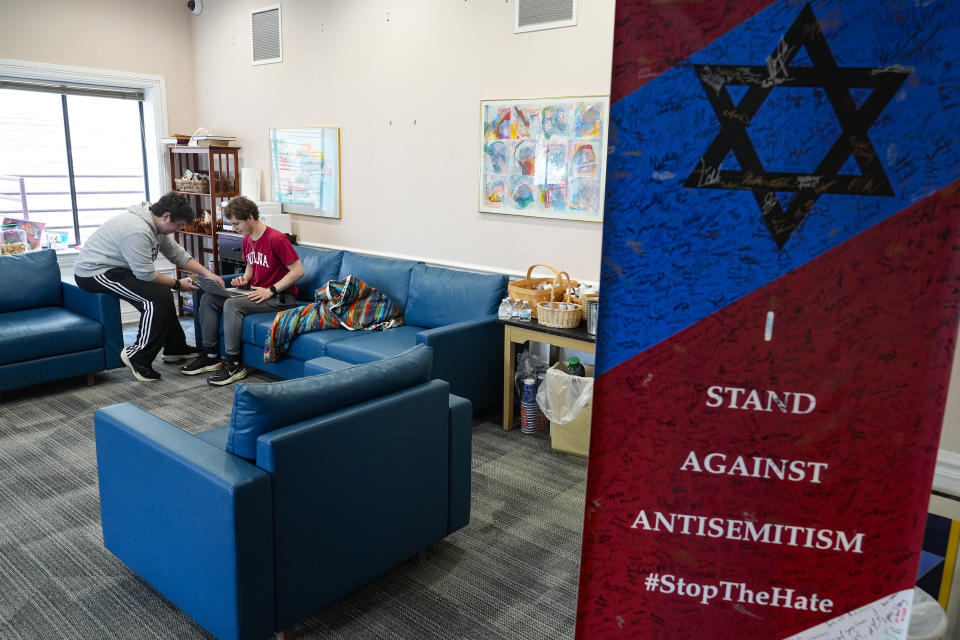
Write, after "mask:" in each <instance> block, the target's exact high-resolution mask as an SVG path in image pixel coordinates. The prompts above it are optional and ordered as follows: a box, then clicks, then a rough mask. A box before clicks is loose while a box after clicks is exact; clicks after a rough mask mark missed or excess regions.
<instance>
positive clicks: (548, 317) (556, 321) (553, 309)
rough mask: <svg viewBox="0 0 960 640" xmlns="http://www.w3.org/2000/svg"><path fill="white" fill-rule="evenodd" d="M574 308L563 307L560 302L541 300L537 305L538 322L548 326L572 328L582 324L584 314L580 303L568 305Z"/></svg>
mask: <svg viewBox="0 0 960 640" xmlns="http://www.w3.org/2000/svg"><path fill="white" fill-rule="evenodd" d="M568 306H571V307H573V309H561V308H560V303H559V302H541V303H540V304H538V305H537V322H539V323H540V324H542V325H544V326H547V327H556V328H558V329H572V328H574V327H576V326H579V325H580V321H581V320H583V316H582V315H581V312H580V305H578V304H571V305H568Z"/></svg>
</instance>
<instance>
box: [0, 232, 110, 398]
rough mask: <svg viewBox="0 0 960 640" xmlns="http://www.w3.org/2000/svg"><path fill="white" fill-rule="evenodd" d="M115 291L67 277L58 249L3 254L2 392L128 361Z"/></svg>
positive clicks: (0, 262) (0, 291)
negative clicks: (91, 289) (90, 289)
mask: <svg viewBox="0 0 960 640" xmlns="http://www.w3.org/2000/svg"><path fill="white" fill-rule="evenodd" d="M122 348H123V334H122V332H121V327H120V303H119V301H118V300H117V298H116V297H115V296H108V295H105V294H99V293H87V292H85V291H81V290H80V289H79V288H78V287H77V286H76V285H75V284H73V283H71V282H61V280H60V265H58V264H57V254H56V252H54V251H49V250H45V251H33V252H30V253H21V254H14V255H5V256H0V391H3V390H6V389H15V388H18V387H25V386H28V385H32V384H39V383H41V382H49V381H51V380H60V379H62V378H70V377H73V376H82V375H87V376H88V382H90V383H92V382H93V380H92V375H91V374H93V373H95V372H97V371H104V370H106V369H114V368H116V367H121V366H123V363H121V362H120V350H121V349H122Z"/></svg>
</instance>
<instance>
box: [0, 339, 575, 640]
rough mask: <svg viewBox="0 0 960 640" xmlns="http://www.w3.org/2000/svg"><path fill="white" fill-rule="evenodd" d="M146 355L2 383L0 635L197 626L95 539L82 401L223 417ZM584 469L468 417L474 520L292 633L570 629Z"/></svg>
mask: <svg viewBox="0 0 960 640" xmlns="http://www.w3.org/2000/svg"><path fill="white" fill-rule="evenodd" d="M188 335H189V334H188ZM155 367H156V368H157V370H158V371H160V372H161V373H162V374H163V379H162V380H160V381H159V382H155V383H137V382H135V381H134V380H133V379H132V376H130V374H129V373H128V372H127V371H126V370H125V369H123V370H115V371H112V372H108V373H103V374H97V383H96V385H94V386H93V387H87V386H86V385H85V384H84V383H83V381H82V380H79V379H73V380H66V381H63V382H58V383H51V384H46V385H40V386H36V387H30V388H27V389H23V390H20V391H14V392H6V393H0V638H3V639H8V638H9V639H27V638H29V639H40V638H42V639H51V640H53V639H56V640H60V639H66V638H76V639H77V640H88V639H91V638H123V639H127V640H130V639H138V638H151V639H152V638H178V639H179V638H207V637H209V636H208V635H207V634H206V633H205V632H204V631H203V630H202V629H200V628H199V627H198V626H197V625H195V624H194V623H193V622H192V621H191V620H190V619H189V618H188V617H187V616H185V615H184V614H182V613H181V612H180V611H179V610H178V609H177V608H176V607H175V606H173V605H172V604H170V603H169V602H168V601H167V600H166V599H165V598H163V597H162V596H161V595H159V594H158V593H157V592H156V591H154V590H153V589H152V588H151V587H150V586H149V585H147V584H146V583H144V582H143V581H142V580H140V579H139V578H138V577H137V576H136V575H135V574H133V573H132V572H131V571H129V570H128V569H127V568H126V567H125V566H124V565H123V564H122V563H121V562H120V561H119V560H117V559H116V558H114V557H113V556H112V555H111V554H110V553H109V552H107V551H106V550H105V549H104V548H103V540H102V536H101V531H100V522H99V505H98V495H97V476H96V465H95V452H94V441H93V412H94V410H95V409H97V408H98V407H103V406H107V405H110V404H114V403H117V402H133V403H134V404H136V405H138V406H140V407H142V408H144V409H146V410H148V411H151V412H153V413H155V414H156V415H158V416H160V417H162V418H164V419H166V420H169V421H171V422H173V423H174V424H177V425H179V426H181V427H182V428H184V429H186V430H188V431H191V432H199V431H202V430H205V429H209V428H211V427H215V426H219V425H222V424H226V423H227V422H228V421H229V413H230V403H231V401H232V398H233V391H232V389H231V388H229V387H228V388H226V389H211V388H209V387H208V386H207V385H206V384H204V383H203V381H202V380H198V379H196V378H188V377H186V376H182V375H179V374H178V373H177V372H176V369H175V368H174V367H173V366H172V365H164V364H161V363H159V361H158V363H157V364H155ZM251 380H253V381H267V380H269V378H268V377H267V376H265V375H264V374H253V375H252V376H251ZM585 480H586V461H585V460H584V459H581V458H576V457H573V456H568V455H564V454H560V453H555V452H553V451H551V449H550V444H549V438H548V436H547V435H546V434H544V433H539V434H535V435H526V434H522V433H521V432H520V431H519V430H514V431H511V432H504V431H503V430H502V429H501V428H500V427H499V426H497V425H495V424H493V423H490V422H484V421H479V423H478V424H476V425H475V427H474V440H473V511H472V518H471V522H470V524H469V525H468V526H467V527H466V528H464V529H462V530H460V531H458V532H457V533H455V534H453V535H451V536H448V537H447V538H446V539H445V540H443V541H442V542H440V543H438V544H436V545H434V546H433V547H432V548H431V549H430V550H429V551H428V553H427V555H426V558H425V559H423V560H422V561H419V562H418V561H410V562H407V563H405V564H402V565H400V566H399V567H397V568H396V569H394V570H393V571H391V572H389V573H387V574H386V575H384V576H382V577H381V578H379V579H377V580H376V581H374V582H372V583H370V584H369V585H367V586H366V587H364V588H362V589H360V590H359V591H357V592H355V593H353V594H352V595H350V596H347V597H346V598H344V599H343V600H341V601H340V602H338V603H336V604H334V605H332V606H330V607H328V608H326V609H324V610H322V611H320V612H318V613H317V614H316V615H315V616H314V617H311V618H309V619H307V620H305V621H303V622H302V623H301V624H300V625H298V626H297V627H296V629H295V631H296V637H297V638H298V639H299V638H324V639H340V638H342V639H348V638H349V639H358V638H363V639H375V638H384V639H398V640H401V639H402V640H411V639H418V640H419V639H426V638H437V639H444V640H450V639H456V638H478V639H479V638H483V639H484V640H490V639H496V638H504V639H509V640H516V639H518V638H519V639H525V638H530V639H543V640H555V639H558V638H572V637H573V629H574V614H575V609H576V592H577V572H578V563H579V557H580V531H581V525H582V518H583V502H584V487H585ZM318 579H321V578H320V577H318Z"/></svg>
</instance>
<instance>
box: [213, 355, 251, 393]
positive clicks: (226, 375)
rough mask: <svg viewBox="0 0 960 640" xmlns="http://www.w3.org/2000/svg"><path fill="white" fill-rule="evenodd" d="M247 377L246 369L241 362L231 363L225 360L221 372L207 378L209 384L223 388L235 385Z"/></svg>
mask: <svg viewBox="0 0 960 640" xmlns="http://www.w3.org/2000/svg"><path fill="white" fill-rule="evenodd" d="M246 377H247V368H246V367H244V366H243V365H242V364H240V363H239V362H230V361H229V360H224V361H223V364H222V365H221V367H220V370H219V371H217V372H216V373H215V374H213V375H212V376H210V377H209V378H207V384H212V385H214V386H216V387H223V386H225V385H228V384H233V383H234V382H236V381H237V380H243V379H244V378H246Z"/></svg>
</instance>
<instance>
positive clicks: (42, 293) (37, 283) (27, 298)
mask: <svg viewBox="0 0 960 640" xmlns="http://www.w3.org/2000/svg"><path fill="white" fill-rule="evenodd" d="M408 279H409V277H408ZM62 304H63V300H62V297H61V294H60V265H58V264H57V252H56V251H51V250H49V249H46V250H44V251H31V252H29V253H18V254H13V255H5V256H0V313H4V312H7V311H18V310H20V309H32V308H34V307H59V306H61V305H62Z"/></svg>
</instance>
